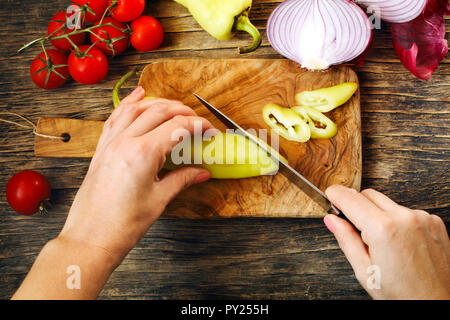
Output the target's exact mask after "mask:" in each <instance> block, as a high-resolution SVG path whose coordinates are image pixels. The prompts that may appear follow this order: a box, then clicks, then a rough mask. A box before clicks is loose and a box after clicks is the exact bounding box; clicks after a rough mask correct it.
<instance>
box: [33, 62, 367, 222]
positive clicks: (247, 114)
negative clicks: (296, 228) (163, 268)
mask: <svg viewBox="0 0 450 320" xmlns="http://www.w3.org/2000/svg"><path fill="white" fill-rule="evenodd" d="M155 79H160V80H159V81H155ZM348 81H353V82H358V79H357V76H356V74H355V73H354V72H353V71H352V70H351V69H349V68H346V67H338V68H332V69H330V70H328V71H326V72H309V71H306V70H304V69H301V68H299V67H298V65H297V64H296V63H294V62H291V61H288V60H284V59H283V60H281V59H280V60H274V59H177V60H167V61H161V62H155V63H152V64H150V65H148V66H147V67H145V69H144V71H143V72H142V74H141V77H140V80H139V84H140V85H141V86H143V88H144V89H145V91H146V93H147V96H156V97H165V98H168V99H176V100H180V101H183V102H184V103H185V104H186V105H188V106H190V107H192V108H193V109H194V110H195V111H196V112H197V114H198V115H200V116H203V117H205V118H207V119H208V120H210V121H211V122H212V123H213V125H214V126H215V127H216V128H219V129H221V130H222V131H224V130H225V129H226V128H225V127H224V125H223V124H222V123H220V121H219V120H218V119H217V118H215V117H214V116H213V115H212V114H211V113H210V112H209V111H208V110H207V109H206V108H205V107H204V106H203V105H201V103H200V102H199V101H198V100H197V98H195V97H194V96H193V95H192V93H193V92H196V93H198V94H200V95H201V96H202V97H204V98H205V99H207V100H208V101H211V103H213V104H214V105H215V106H217V107H218V108H220V110H221V111H222V112H224V113H225V114H227V115H228V116H230V117H231V118H232V119H233V120H234V121H236V122H237V123H239V124H240V125H241V126H242V127H243V128H244V129H248V130H255V131H256V132H258V130H259V129H269V128H268V127H267V125H266V124H265V123H264V120H263V118H262V108H263V106H264V105H265V104H266V103H268V102H273V103H277V104H279V105H282V106H287V107H288V106H294V105H295V99H294V96H295V93H297V92H300V91H305V90H313V89H317V88H322V87H327V86H332V85H336V84H339V83H342V82H348ZM329 116H330V117H331V118H332V119H333V121H334V122H335V123H336V124H337V126H338V128H339V131H338V134H337V135H336V136H335V137H334V138H333V139H327V140H315V139H313V140H310V141H308V142H307V143H296V142H291V141H288V140H286V139H283V138H280V139H279V140H278V139H277V140H276V144H277V145H278V144H279V145H280V148H279V150H280V152H281V154H282V155H283V156H284V157H286V158H287V159H288V161H289V163H290V164H291V166H292V167H293V168H295V169H296V170H298V171H299V172H300V173H302V174H303V175H304V176H306V177H307V178H308V179H309V180H310V181H311V182H312V183H314V184H315V185H316V186H318V187H319V188H320V189H322V190H323V191H324V190H325V189H326V188H327V187H328V186H330V185H333V184H343V185H346V186H349V187H352V188H355V189H359V188H360V185H361V119H360V106H359V91H357V92H356V93H355V95H354V96H353V97H352V99H350V100H349V101H348V102H347V103H346V104H345V105H343V106H342V107H340V108H338V109H336V110H334V111H333V112H331V113H330V114H329ZM101 131H102V124H101V123H99V122H98V121H86V122H85V121H80V120H76V119H57V118H56V119H55V118H40V119H39V121H38V130H37V132H39V133H43V134H46V135H57V136H61V135H62V134H65V133H68V134H69V135H70V137H71V139H70V140H69V141H67V142H64V141H61V140H54V139H53V140H52V139H46V138H42V137H40V136H36V138H35V154H36V156H43V157H46V156H47V157H48V156H50V157H58V158H61V157H69V158H70V157H91V156H92V155H93V153H94V151H95V148H96V145H97V140H98V138H99V136H100V134H101ZM275 136H276V135H275ZM267 141H269V143H270V141H272V140H271V134H270V131H269V134H268V137H267ZM325 214H326V212H325V210H323V209H322V208H321V207H320V206H319V205H317V204H316V203H315V202H313V201H312V200H311V199H310V198H309V197H308V196H307V195H306V194H305V193H303V192H302V191H300V190H299V189H298V188H297V187H296V186H295V185H293V184H292V183H290V182H289V180H288V179H286V178H285V177H284V176H282V175H281V174H278V175H275V176H263V177H255V178H250V179H241V180H210V181H208V182H206V183H203V184H201V185H196V186H193V187H191V188H189V189H187V190H185V191H184V192H182V193H181V194H180V195H179V196H178V197H177V198H176V199H175V200H174V201H172V203H171V204H170V205H169V207H168V208H167V210H166V211H165V212H164V215H165V216H170V217H178V218H202V217H216V216H219V217H229V218H230V217H303V218H305V217H316V218H317V217H323V216H325Z"/></svg>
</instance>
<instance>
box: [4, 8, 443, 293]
mask: <svg viewBox="0 0 450 320" xmlns="http://www.w3.org/2000/svg"><path fill="white" fill-rule="evenodd" d="M279 2H281V1H277V0H254V1H253V3H254V5H253V9H252V13H251V19H252V20H253V21H254V23H255V24H256V26H257V27H258V28H259V29H260V30H261V31H262V35H263V43H262V47H261V48H260V49H258V50H257V51H256V52H254V53H252V54H249V55H247V56H246V58H277V59H279V58H280V56H279V55H278V54H277V53H276V52H275V51H274V50H273V49H272V48H271V47H270V46H269V44H268V42H267V37H266V36H265V25H266V22H267V18H268V17H269V15H270V12H271V11H272V10H273V9H274V8H275V6H276V5H277V4H278V3H279ZM146 4H147V8H146V11H145V13H146V14H149V15H153V16H155V17H157V18H159V19H160V20H161V22H162V24H163V26H164V28H165V30H166V34H165V40H164V43H163V46H162V47H161V48H160V49H158V50H157V51H154V52H150V53H137V52H135V51H133V50H129V51H127V52H126V53H125V54H124V55H123V56H120V57H117V58H114V59H111V60H110V72H109V75H108V77H107V78H106V79H105V81H103V82H102V83H100V84H98V85H92V86H85V85H80V84H77V83H75V82H73V81H70V82H69V83H68V84H67V85H66V86H65V87H63V88H60V89H57V90H54V91H45V90H42V89H39V88H37V87H35V86H34V84H33V83H32V82H31V80H30V77H29V66H30V63H31V61H32V60H33V58H34V57H35V56H36V55H37V54H38V53H39V49H38V48H34V49H33V50H30V51H27V52H25V53H24V54H22V55H15V51H16V50H17V49H18V48H19V47H20V46H21V45H23V44H24V43H27V42H28V41H30V40H32V39H34V38H37V37H39V36H41V35H44V34H45V33H46V30H47V23H48V21H49V20H50V18H51V17H52V16H53V14H54V13H55V12H56V11H57V10H59V9H62V8H64V7H65V6H67V5H68V1H65V0H56V1H51V2H50V1H43V0H34V1H31V0H28V1H26V0H23V1H19V0H4V1H2V3H1V6H0V21H1V22H2V23H1V24H0V33H1V35H2V45H1V46H0V71H1V72H0V101H1V105H0V111H2V110H9V111H13V112H18V113H20V114H22V115H25V116H27V117H28V118H30V119H31V120H33V121H34V122H35V123H36V122H37V120H38V118H39V117H43V116H47V117H62V118H75V119H91V120H105V119H106V118H107V117H108V115H109V114H110V113H111V110H112V103H111V89H112V87H113V85H114V83H115V82H116V81H117V80H118V79H119V78H120V77H121V76H122V75H123V74H124V73H125V72H127V71H128V70H129V69H130V68H131V67H137V68H140V69H143V68H144V67H145V66H146V65H147V64H149V63H152V62H155V61H159V60H160V59H167V58H236V57H238V56H237V53H236V48H237V47H238V46H240V45H243V44H246V43H248V41H249V39H248V36H247V35H245V34H238V35H237V37H236V38H235V39H233V40H230V41H226V42H219V41H216V40H215V39H213V38H211V37H210V36H209V35H208V34H207V33H206V32H204V31H202V30H201V28H200V27H199V26H198V25H197V24H196V22H195V21H194V20H193V19H192V17H191V16H190V15H189V13H188V12H187V11H186V9H184V8H183V7H181V6H180V5H177V4H176V3H174V2H172V1H170V0H150V1H149V0H147V1H146ZM446 30H447V32H449V31H450V20H449V19H446ZM447 39H448V35H447ZM374 41H375V45H374V51H373V52H372V54H371V55H370V56H369V58H368V60H367V61H366V63H365V65H364V66H363V67H361V68H358V69H355V70H356V72H357V74H358V77H359V80H360V88H361V127H362V142H363V143H362V147H363V152H362V155H363V169H362V172H363V175H362V188H375V189H378V190H379V191H382V192H384V193H386V194H387V195H388V196H389V197H391V198H392V199H394V200H395V201H397V202H399V203H400V204H402V205H405V206H408V207H411V208H415V209H419V208H420V209H424V210H427V211H429V212H430V213H433V214H437V215H439V216H441V217H442V218H443V219H444V221H445V222H446V224H447V227H449V223H450V198H449V196H448V195H449V189H450V187H449V180H450V179H449V172H450V94H449V92H450V59H449V56H447V57H446V58H445V59H444V61H443V62H442V63H441V65H440V67H439V69H438V71H437V72H436V73H435V74H434V75H433V78H432V80H431V81H429V82H423V81H420V80H418V79H416V78H414V76H412V75H411V74H410V73H409V72H408V71H407V70H405V69H404V67H403V66H402V65H401V63H400V61H399V60H398V58H397V56H396V54H395V51H394V49H393V48H392V42H391V36H390V32H389V26H388V25H387V24H383V25H382V29H381V30H375V31H374ZM136 84H137V79H136V81H135V82H133V81H130V82H129V83H127V84H126V86H125V87H124V90H123V93H122V95H123V94H125V92H127V90H131V89H132V88H133V87H135V86H136ZM33 140H34V138H33V136H32V134H31V132H28V131H27V130H24V129H22V128H17V127H14V126H10V125H7V124H3V123H0V167H1V169H0V188H1V192H0V207H1V214H0V298H9V297H10V296H11V295H12V294H13V292H14V291H15V290H16V289H17V288H18V286H19V284H20V282H21V281H22V279H23V278H24V277H25V275H26V273H27V272H28V270H29V268H30V266H31V265H32V263H33V261H34V259H35V258H36V256H37V254H38V253H39V251H40V249H41V248H42V246H43V245H44V244H45V243H46V242H47V241H48V240H50V239H52V238H54V237H56V236H57V235H58V233H59V231H60V230H61V227H62V225H63V224H64V221H65V218H66V215H67V212H68V210H69V208H70V205H71V202H72V200H73V198H74V196H75V194H76V191H77V188H78V187H79V185H80V184H81V182H82V180H83V177H84V174H85V173H86V170H87V168H88V165H89V160H74V159H44V158H37V157H35V156H34V151H33ZM24 169H34V170H37V171H39V172H41V173H43V174H45V175H46V176H47V177H48V178H49V180H50V182H51V183H52V185H53V199H54V207H53V210H52V212H51V214H49V215H48V216H46V217H31V218H29V217H22V216H19V215H16V214H15V213H14V212H13V211H12V210H11V209H10V208H9V206H8V204H7V201H6V197H5V186H6V183H7V181H8V179H9V178H10V177H11V176H12V175H13V174H14V173H16V172H17V171H20V170H24ZM100 298H102V299H170V298H172V299H174V298H178V299H183V298H186V299H196V298H197V299H198V298H216V299H223V298H230V299H238V298H250V299H261V298H273V299H365V298H368V296H367V294H366V293H365V292H364V290H363V289H362V288H361V286H360V285H359V284H358V282H357V280H356V279H355V276H354V274H353V272H352V269H351V267H350V265H349V263H348V262H347V260H346V259H345V257H344V255H343V254H342V252H341V251H340V250H339V247H338V245H337V243H336V241H335V239H334V237H333V235H331V234H330V233H329V232H328V231H327V230H326V229H325V227H324V226H323V222H322V221H321V220H320V219H260V218H254V219H253V218H252V219H248V218H239V219H203V220H186V219H168V218H162V219H160V220H159V221H158V222H157V223H155V225H154V226H153V227H152V228H151V229H150V230H149V232H148V233H147V235H146V236H145V237H144V238H143V239H142V241H141V242H140V243H139V244H138V245H137V246H136V248H135V249H134V250H132V251H131V252H130V253H129V255H128V256H127V258H126V259H125V260H124V261H123V263H122V264H121V265H120V266H119V267H118V268H117V270H116V271H115V272H114V273H113V274H112V276H111V278H110V279H109V281H108V283H107V285H106V286H105V288H104V290H103V291H102V293H101V295H100Z"/></svg>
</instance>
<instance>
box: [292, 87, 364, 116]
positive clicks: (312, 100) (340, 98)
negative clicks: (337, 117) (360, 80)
mask: <svg viewBox="0 0 450 320" xmlns="http://www.w3.org/2000/svg"><path fill="white" fill-rule="evenodd" d="M357 89H358V84H356V83H355V82H345V83H341V84H339V85H337V86H333V87H329V88H322V89H318V90H313V91H303V92H300V93H298V94H297V95H296V96H295V100H296V101H297V103H298V104H299V105H301V106H308V107H313V108H314V109H316V110H319V111H320V112H329V111H331V110H333V109H335V108H337V107H339V106H341V105H343V104H344V103H346V102H347V101H348V100H349V99H350V98H351V97H352V96H353V94H354V93H355V92H356V90H357Z"/></svg>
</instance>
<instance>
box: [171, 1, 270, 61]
mask: <svg viewBox="0 0 450 320" xmlns="http://www.w3.org/2000/svg"><path fill="white" fill-rule="evenodd" d="M175 2H177V3H179V4H181V5H182V6H184V7H186V8H187V9H188V10H189V12H190V13H191V14H192V16H193V17H194V19H195V20H196V21H197V22H198V23H199V24H200V26H201V27H202V28H203V29H205V31H207V32H208V33H209V34H210V35H212V36H213V37H214V38H216V39H218V40H228V39H231V38H232V37H233V36H234V34H235V32H236V31H245V32H248V33H249V34H250V35H251V36H252V37H253V44H252V45H250V46H248V47H241V48H239V53H248V52H252V51H255V50H256V49H257V48H258V47H259V46H260V45H261V34H260V33H259V31H258V29H257V28H256V27H255V26H254V25H253V24H252V23H251V22H250V19H249V18H248V15H249V13H250V9H251V6H252V0H223V1H217V0H175Z"/></svg>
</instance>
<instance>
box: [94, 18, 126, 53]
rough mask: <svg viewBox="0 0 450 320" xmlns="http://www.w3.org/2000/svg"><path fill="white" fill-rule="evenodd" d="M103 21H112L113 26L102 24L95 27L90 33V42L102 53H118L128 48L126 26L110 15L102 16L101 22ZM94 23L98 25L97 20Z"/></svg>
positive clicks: (103, 22)
mask: <svg viewBox="0 0 450 320" xmlns="http://www.w3.org/2000/svg"><path fill="white" fill-rule="evenodd" d="M105 23H112V24H113V25H114V26H115V27H113V26H103V27H98V28H95V29H94V30H92V33H91V42H92V43H95V46H96V47H97V48H99V49H100V50H102V51H103V53H104V54H107V55H109V56H116V55H119V54H121V53H122V52H124V51H125V49H127V48H128V39H129V34H128V29H127V26H126V25H125V24H124V23H122V22H119V21H117V20H116V19H113V18H111V17H106V18H104V19H103V21H102V24H105ZM95 25H99V22H97V23H96V24H95ZM119 29H121V30H119Z"/></svg>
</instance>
